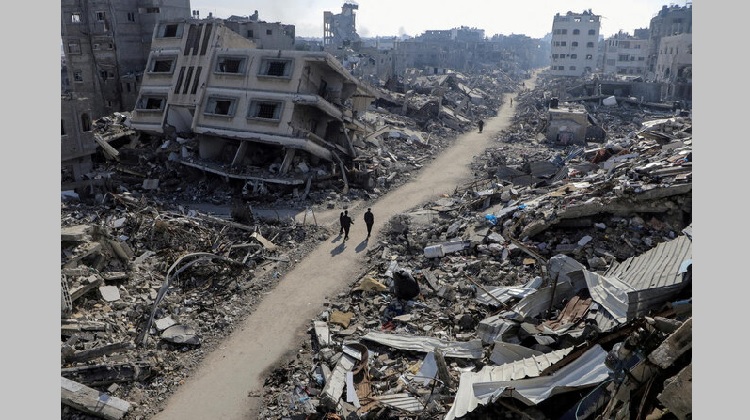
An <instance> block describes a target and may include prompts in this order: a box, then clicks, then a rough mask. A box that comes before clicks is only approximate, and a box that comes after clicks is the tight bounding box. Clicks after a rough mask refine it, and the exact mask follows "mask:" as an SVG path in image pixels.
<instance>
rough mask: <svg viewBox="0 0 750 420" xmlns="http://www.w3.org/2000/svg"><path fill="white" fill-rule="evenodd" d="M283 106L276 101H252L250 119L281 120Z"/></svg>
mask: <svg viewBox="0 0 750 420" xmlns="http://www.w3.org/2000/svg"><path fill="white" fill-rule="evenodd" d="M282 107H283V104H282V103H281V102H275V101H252V102H251V103H250V109H249V111H248V114H247V116H248V118H259V119H264V120H275V121H278V120H279V119H281V109H282Z"/></svg>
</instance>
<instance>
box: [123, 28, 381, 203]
mask: <svg viewBox="0 0 750 420" xmlns="http://www.w3.org/2000/svg"><path fill="white" fill-rule="evenodd" d="M374 98H375V94H374V92H372V91H370V90H369V89H368V88H367V87H365V86H364V85H362V84H361V83H360V82H359V81H358V80H357V79H356V78H354V77H353V76H351V75H350V74H349V73H348V72H347V71H346V70H345V69H344V68H343V67H342V66H341V64H340V63H339V62H338V61H337V60H336V59H335V58H334V57H333V56H332V55H330V54H328V53H325V52H307V51H294V50H266V49H258V48H255V45H254V44H253V43H252V42H251V41H249V40H248V39H246V38H244V37H243V36H241V35H239V34H237V33H236V32H234V31H232V30H231V29H229V28H228V27H227V26H226V25H225V24H224V23H223V22H222V21H220V20H206V19H204V20H180V21H169V22H162V23H161V24H160V25H159V27H158V28H157V30H156V31H155V32H154V39H153V41H152V51H151V55H150V57H149V62H148V66H147V68H146V73H145V75H144V81H143V86H142V88H141V91H140V94H139V99H138V102H137V103H136V106H135V109H134V110H133V115H132V119H131V124H132V127H133V128H134V129H135V130H138V131H140V132H143V133H147V134H150V135H154V136H157V137H167V138H170V139H172V140H174V141H178V142H181V143H184V145H183V148H182V153H181V154H180V155H178V156H173V159H175V160H177V161H179V162H181V163H182V164H184V165H188V166H192V167H195V168H198V169H201V170H203V171H206V172H211V173H214V174H218V175H220V176H222V177H224V178H225V179H232V180H239V181H242V182H246V183H251V184H253V186H254V188H265V185H264V184H272V185H288V186H303V185H305V184H306V183H307V184H308V185H309V183H310V182H312V181H313V180H314V179H328V178H332V177H335V178H343V179H344V182H346V170H347V167H350V166H351V165H350V162H351V160H352V159H354V158H355V157H356V150H355V149H354V147H353V142H354V141H355V139H357V138H358V137H360V136H362V133H363V128H364V126H363V124H362V123H361V122H360V121H359V120H358V119H357V116H358V114H360V113H363V112H364V111H365V110H366V109H367V107H368V106H369V104H370V102H371V101H372V100H373V99H374Z"/></svg>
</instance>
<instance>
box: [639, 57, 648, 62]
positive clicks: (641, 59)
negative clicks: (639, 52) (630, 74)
mask: <svg viewBox="0 0 750 420" xmlns="http://www.w3.org/2000/svg"><path fill="white" fill-rule="evenodd" d="M644 60H646V57H638V61H644Z"/></svg>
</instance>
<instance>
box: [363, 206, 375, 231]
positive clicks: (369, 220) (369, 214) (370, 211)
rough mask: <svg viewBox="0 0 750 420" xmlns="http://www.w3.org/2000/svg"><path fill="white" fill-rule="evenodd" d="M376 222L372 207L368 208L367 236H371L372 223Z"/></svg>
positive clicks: (366, 218)
mask: <svg viewBox="0 0 750 420" xmlns="http://www.w3.org/2000/svg"><path fill="white" fill-rule="evenodd" d="M373 224H375V216H374V215H373V214H372V209H371V208H368V209H367V211H366V212H365V225H367V237H368V238H369V237H370V233H372V225H373Z"/></svg>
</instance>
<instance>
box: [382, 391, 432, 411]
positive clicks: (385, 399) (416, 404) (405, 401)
mask: <svg viewBox="0 0 750 420" xmlns="http://www.w3.org/2000/svg"><path fill="white" fill-rule="evenodd" d="M372 399H373V400H375V401H377V402H379V403H381V404H383V405H387V406H389V407H393V408H397V409H399V410H404V411H406V412H409V413H419V412H421V411H422V410H424V404H422V401H420V400H419V399H417V398H416V397H413V396H411V395H409V394H393V395H378V396H375V397H372Z"/></svg>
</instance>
